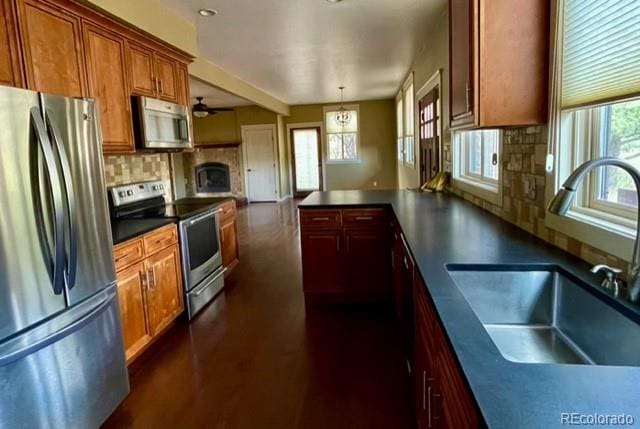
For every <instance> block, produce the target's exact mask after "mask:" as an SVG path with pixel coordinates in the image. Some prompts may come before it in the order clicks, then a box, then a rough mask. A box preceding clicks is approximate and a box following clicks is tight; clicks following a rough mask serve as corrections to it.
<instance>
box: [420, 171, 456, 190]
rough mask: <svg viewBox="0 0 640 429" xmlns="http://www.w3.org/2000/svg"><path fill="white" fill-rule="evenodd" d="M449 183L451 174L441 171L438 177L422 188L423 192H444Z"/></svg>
mask: <svg viewBox="0 0 640 429" xmlns="http://www.w3.org/2000/svg"><path fill="white" fill-rule="evenodd" d="M448 182H449V173H447V172H446V171H441V172H440V173H438V174H436V176H435V177H434V178H433V179H431V180H429V181H428V182H426V183H425V184H424V185H422V186H421V187H420V189H421V190H422V191H427V192H442V191H443V190H444V188H445V186H447V183H448Z"/></svg>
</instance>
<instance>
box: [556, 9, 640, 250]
mask: <svg viewBox="0 0 640 429" xmlns="http://www.w3.org/2000/svg"><path fill="white" fill-rule="evenodd" d="M639 32H640V3H638V2H637V1H635V0H618V1H615V2H598V1H588V2H587V1H584V0H561V1H559V2H558V3H557V9H556V10H555V25H554V35H555V39H554V55H553V68H552V73H553V79H552V81H551V85H552V88H551V89H552V92H551V101H552V109H551V123H550V150H549V152H550V155H551V156H552V157H550V158H549V160H550V161H555V162H548V164H547V169H548V170H549V171H553V173H554V175H553V179H554V181H553V182H552V186H549V187H548V189H549V194H548V195H547V199H550V198H551V197H552V196H553V194H554V193H555V191H557V190H558V189H559V187H560V186H561V184H562V183H563V181H564V180H565V179H566V178H567V176H568V175H569V174H570V173H571V172H572V171H573V170H574V169H575V168H576V167H577V166H578V165H580V164H582V163H583V162H585V161H587V160H589V159H594V158H599V157H602V156H615V157H620V158H622V159H625V160H627V161H629V162H630V163H632V164H633V165H635V166H636V167H640V100H638V98H639V97H640V44H639V43H637V35H638V33H639ZM635 195H636V192H635V186H634V185H633V182H632V180H631V177H630V176H629V175H628V174H627V173H625V172H624V171H623V170H621V169H619V168H617V167H606V168H599V169H597V170H596V171H594V172H592V173H591V174H590V177H589V178H585V180H583V182H582V183H581V185H580V188H579V189H578V195H577V198H576V199H575V201H574V205H573V206H572V208H571V210H570V211H569V213H568V214H567V216H566V217H562V218H560V217H558V216H555V215H551V214H549V215H548V216H547V217H546V222H547V225H548V226H549V227H551V228H552V229H556V230H562V231H563V232H565V233H567V234H569V235H571V236H572V237H574V238H577V239H579V240H581V241H584V242H585V243H587V244H590V245H592V246H595V247H597V248H599V249H602V250H604V251H606V252H608V253H611V254H614V255H616V256H618V257H621V258H629V256H630V249H631V248H632V246H631V239H632V238H633V236H634V235H635V232H634V229H633V228H634V221H635V218H636V208H637V206H638V201H637V198H636V196H635Z"/></svg>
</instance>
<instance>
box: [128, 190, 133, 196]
mask: <svg viewBox="0 0 640 429" xmlns="http://www.w3.org/2000/svg"><path fill="white" fill-rule="evenodd" d="M132 195H133V191H132V190H131V189H129V190H128V191H127V196H128V197H130V196H132Z"/></svg>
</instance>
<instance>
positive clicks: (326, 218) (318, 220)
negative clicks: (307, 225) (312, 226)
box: [311, 217, 329, 222]
mask: <svg viewBox="0 0 640 429" xmlns="http://www.w3.org/2000/svg"><path fill="white" fill-rule="evenodd" d="M311 220H312V221H314V222H322V221H328V220H329V218H328V217H312V218H311Z"/></svg>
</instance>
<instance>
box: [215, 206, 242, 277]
mask: <svg viewBox="0 0 640 429" xmlns="http://www.w3.org/2000/svg"><path fill="white" fill-rule="evenodd" d="M218 208H219V209H220V217H219V222H220V231H219V234H220V247H221V249H220V250H221V252H222V265H223V266H224V267H225V268H227V271H226V273H225V275H228V274H229V273H230V272H231V269H233V268H234V267H235V266H236V265H238V263H239V262H240V248H239V247H238V223H237V222H236V201H235V200H228V201H225V202H224V203H222V204H220V206H219V207H218Z"/></svg>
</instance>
